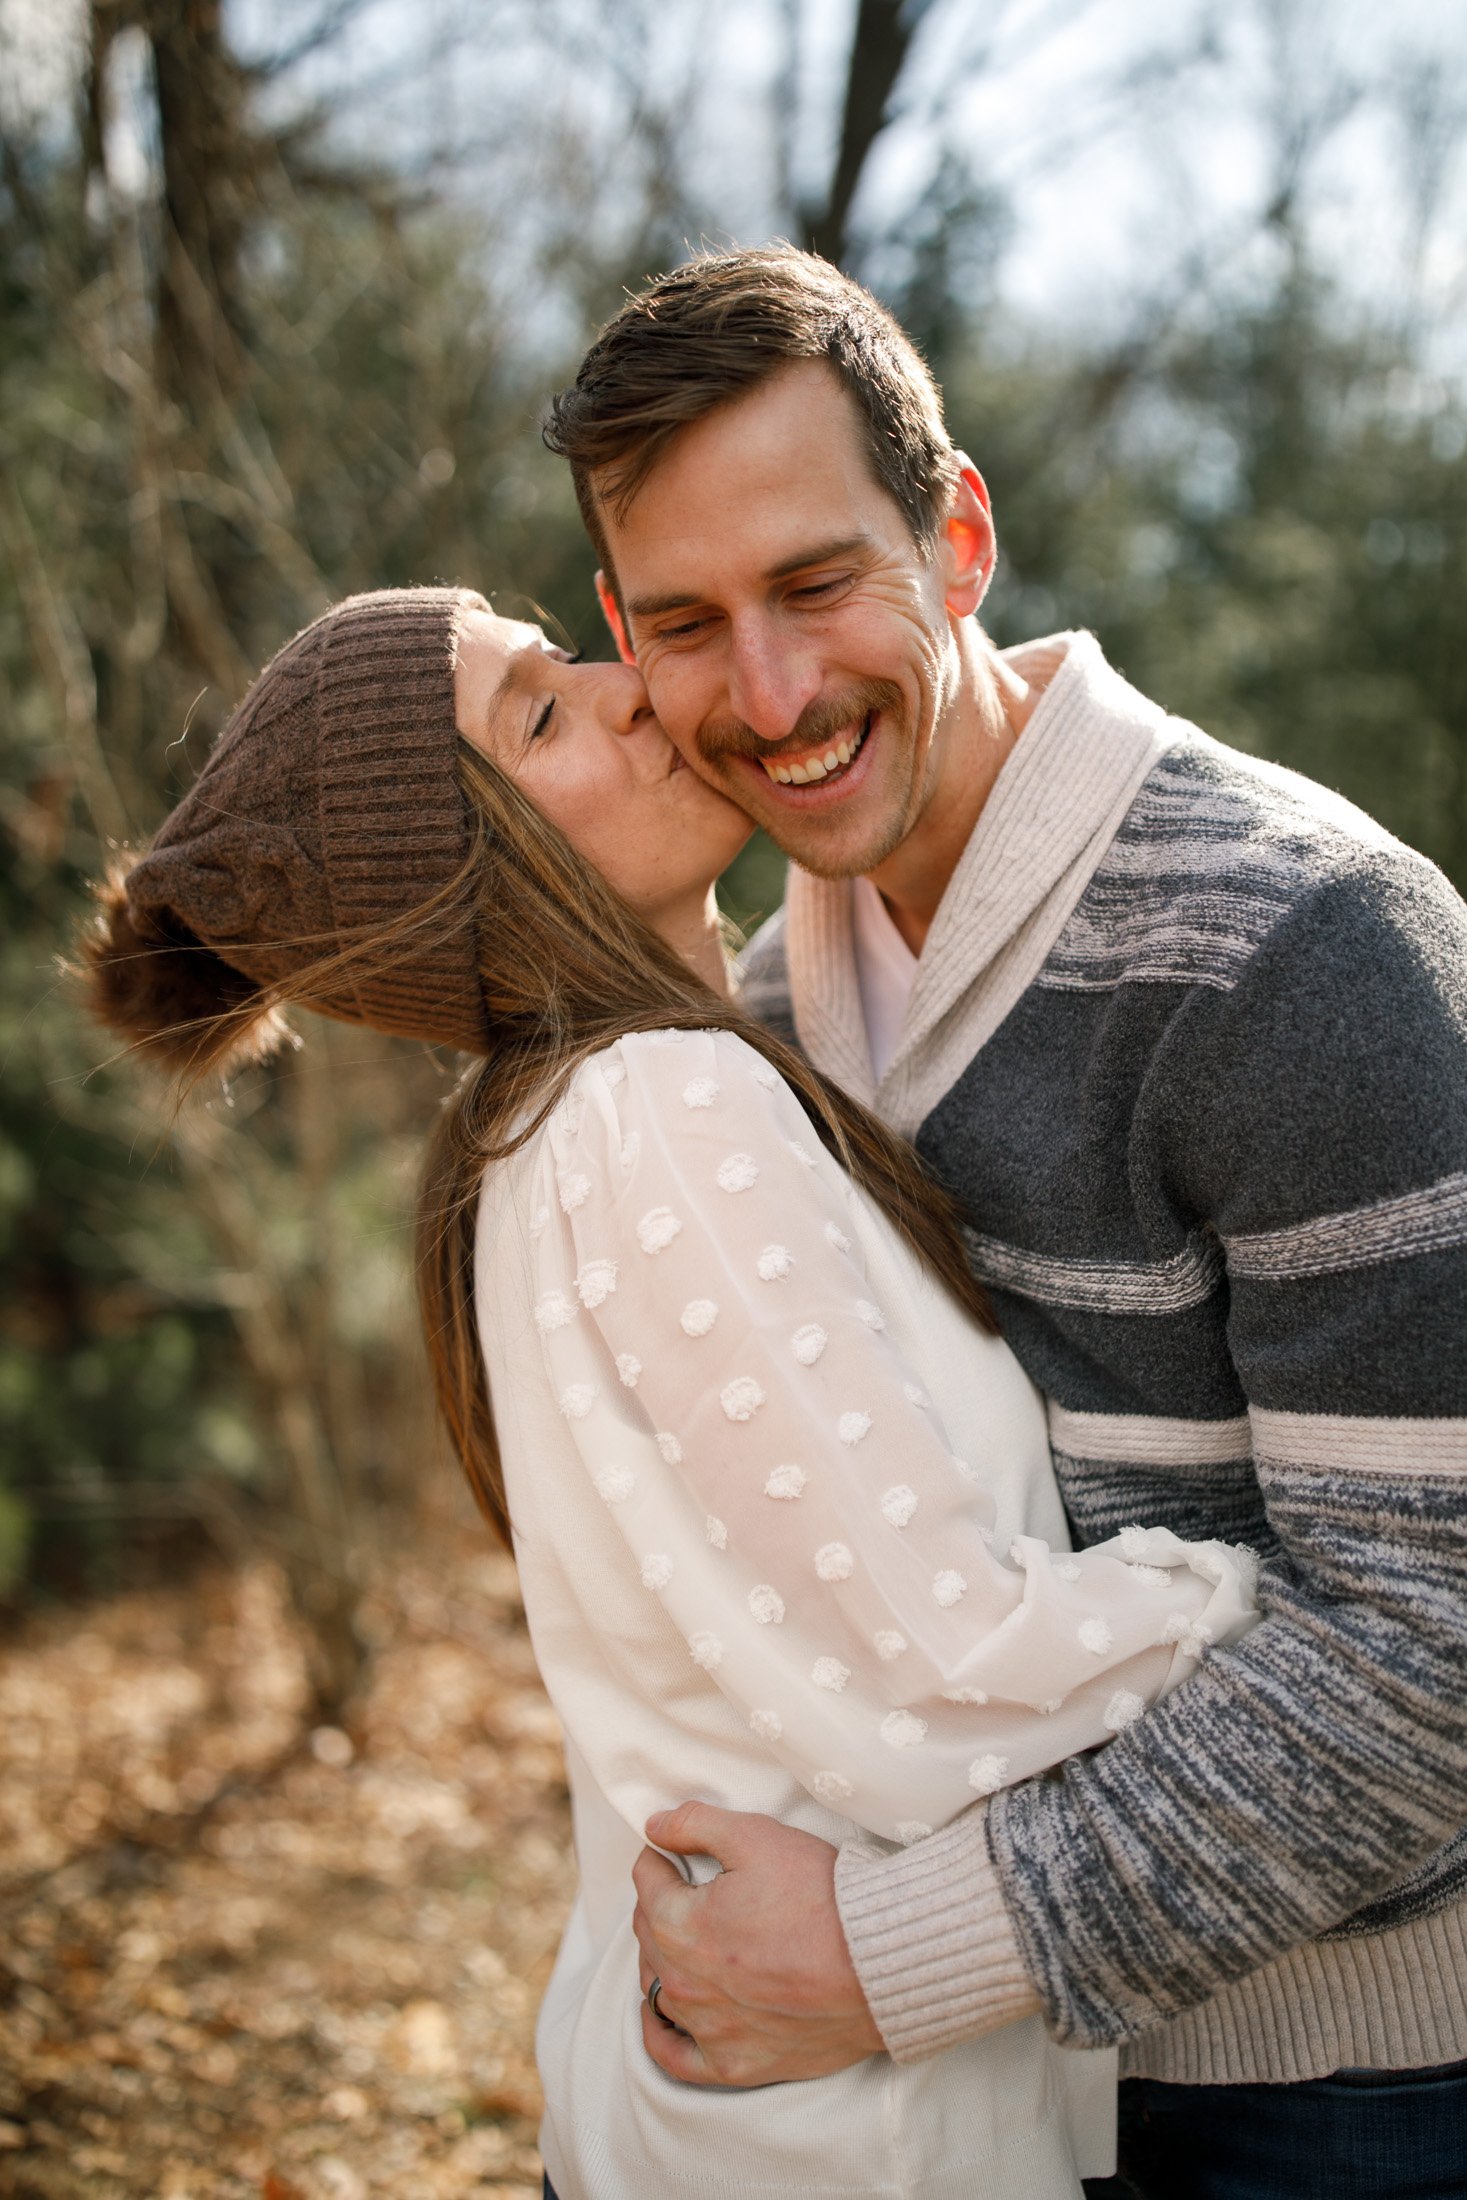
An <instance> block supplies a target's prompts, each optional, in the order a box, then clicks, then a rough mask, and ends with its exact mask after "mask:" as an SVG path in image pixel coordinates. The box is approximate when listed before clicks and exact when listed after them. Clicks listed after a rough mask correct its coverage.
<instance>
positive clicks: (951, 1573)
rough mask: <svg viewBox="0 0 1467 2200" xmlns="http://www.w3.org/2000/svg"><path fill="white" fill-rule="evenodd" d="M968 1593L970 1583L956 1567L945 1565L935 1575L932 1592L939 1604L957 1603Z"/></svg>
mask: <svg viewBox="0 0 1467 2200" xmlns="http://www.w3.org/2000/svg"><path fill="white" fill-rule="evenodd" d="M967 1593H968V1584H967V1582H966V1581H965V1580H964V1579H963V1577H962V1575H961V1574H960V1573H959V1572H958V1571H957V1569H956V1567H953V1566H944V1567H943V1569H942V1572H941V1573H940V1574H936V1575H934V1576H933V1581H932V1594H933V1596H934V1597H935V1598H936V1599H937V1602H938V1603H939V1604H942V1605H949V1604H956V1603H957V1602H958V1600H959V1598H961V1597H964V1596H966V1595H967Z"/></svg>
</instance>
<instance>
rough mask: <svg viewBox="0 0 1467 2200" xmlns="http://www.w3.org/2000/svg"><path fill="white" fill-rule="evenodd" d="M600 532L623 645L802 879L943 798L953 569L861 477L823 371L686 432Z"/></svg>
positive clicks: (847, 869) (870, 847)
mask: <svg viewBox="0 0 1467 2200" xmlns="http://www.w3.org/2000/svg"><path fill="white" fill-rule="evenodd" d="M974 478H976V477H974ZM980 517H982V518H983V519H984V520H985V521H986V513H982V512H981V507H980ZM606 531H607V537H608V548H609V550H610V554H611V559H612V563H613V565H614V567H615V571H616V578H617V582H618V584H619V588H620V593H621V600H622V603H623V604H624V606H625V609H626V629H627V631H626V641H627V642H628V643H629V645H630V648H631V649H632V650H633V651H634V652H635V655H636V659H637V663H638V665H639V666H640V668H641V670H642V674H643V677H644V678H645V680H646V682H647V688H648V692H649V695H650V698H651V702H652V707H653V709H654V710H655V711H656V713H657V716H658V718H659V719H660V720H661V722H662V725H663V727H664V728H665V730H666V732H667V733H668V734H669V735H670V737H671V738H672V740H673V741H675V742H676V743H677V745H678V747H679V748H680V749H681V750H682V753H683V755H684V756H685V757H686V758H687V760H688V762H689V763H690V764H691V765H693V766H694V768H695V769H696V770H697V771H699V772H700V773H701V774H702V775H703V777H704V778H705V779H707V780H708V781H710V782H711V783H712V784H713V785H714V786H715V787H717V788H719V789H720V790H721V791H723V792H725V793H727V794H729V795H731V796H732V797H733V799H734V800H735V801H736V802H737V803H738V804H739V805H740V807H741V808H743V809H744V810H746V811H747V812H748V814H749V815H750V816H751V817H752V818H754V819H755V821H756V822H757V823H758V824H760V825H762V826H763V827H764V828H765V830H766V831H767V832H768V833H769V834H770V835H771V836H772V838H773V839H774V840H776V841H777V842H778V843H779V845H780V847H782V848H783V849H785V850H786V852H787V853H788V854H789V855H791V856H793V857H794V858H795V860H796V861H797V862H798V863H800V864H802V865H803V866H804V867H805V868H806V869H807V870H810V871H814V872H817V873H819V874H821V875H823V876H825V877H851V876H854V875H856V874H858V873H861V872H866V871H871V870H874V869H875V868H876V867H877V866H878V865H879V864H881V863H882V862H883V861H884V860H885V859H886V857H887V856H888V855H890V854H891V852H892V850H893V849H894V848H895V847H897V845H898V844H899V843H900V842H901V841H902V840H904V839H905V838H906V836H907V834H908V833H910V832H911V830H912V828H913V826H914V825H915V824H916V823H917V821H918V819H919V818H920V817H921V816H922V815H923V813H924V811H925V810H926V809H927V807H928V806H929V805H930V804H931V803H933V802H934V801H936V800H937V799H939V796H940V790H941V783H942V778H943V765H944V760H945V747H946V746H947V744H946V743H945V738H944V736H945V733H946V732H947V731H948V730H949V729H948V728H947V727H946V726H945V720H946V719H947V718H948V717H949V716H950V715H951V711H950V706H951V703H952V700H953V696H954V694H955V692H956V689H957V684H958V681H959V677H960V658H959V652H958V649H957V644H956V637H955V629H954V625H953V611H952V608H951V602H952V590H951V585H950V584H951V579H952V565H953V559H952V553H951V547H950V544H949V542H948V540H947V538H946V537H944V539H943V541H942V542H940V544H939V546H938V549H937V551H936V553H935V554H933V555H929V554H928V553H926V552H925V551H924V550H923V549H922V548H921V547H920V546H919V545H918V544H917V543H916V542H915V541H914V540H913V537H912V534H911V531H910V529H909V527H908V525H907V522H906V519H905V517H904V516H903V513H902V511H901V508H900V507H899V506H898V505H897V504H896V503H895V501H894V500H893V499H892V497H891V496H890V495H888V493H887V492H886V491H885V490H884V489H883V488H881V487H880V485H879V484H878V483H877V482H876V480H875V479H874V478H873V475H872V472H871V466H870V462H869V460H868V458H867V456H866V453H865V449H864V447H863V443H862V432H861V421H860V415H859V414H858V412H857V409H856V407H855V404H854V402H853V401H852V399H851V398H850V397H849V396H848V395H847V393H846V392H845V390H844V389H843V388H842V387H841V384H840V382H839V380H838V379H837V377H836V375H835V374H834V372H833V371H832V370H831V369H830V368H829V367H828V366H826V365H825V364H824V363H823V362H822V361H810V362H808V363H806V362H803V361H802V362H799V363H797V364H794V365H791V366H788V367H784V368H781V369H780V370H779V372H778V373H776V374H775V375H773V376H771V378H770V379H769V381H767V382H766V383H764V384H762V385H761V386H760V387H759V388H758V389H756V390H755V391H753V392H752V393H751V394H750V395H749V396H748V397H744V398H739V399H737V400H735V401H734V402H733V403H731V404H728V405H725V406H723V407H721V408H720V409H719V410H718V411H716V412H714V413H712V414H710V415H709V416H708V418H707V419H705V420H701V421H698V422H696V423H694V425H693V426H691V427H689V428H685V429H684V430H682V431H681V433H680V434H679V435H678V436H677V437H676V438H675V440H674V441H673V443H672V445H671V447H670V448H669V450H668V451H667V453H666V454H665V456H664V457H662V458H661V459H660V460H659V462H658V464H657V465H656V467H655V468H654V469H653V472H652V473H651V475H650V476H649V478H648V480H647V482H646V483H645V484H644V486H643V487H642V488H641V489H640V490H639V491H638V492H637V495H636V497H635V498H634V500H633V502H632V505H631V508H630V510H629V511H628V512H627V514H626V516H625V518H624V519H623V520H621V521H620V522H618V521H617V520H616V519H615V518H614V517H613V516H612V515H611V514H610V513H607V514H606ZM974 600H976V598H975V599H974ZM962 608H964V609H971V608H972V602H965V603H964V604H963V605H962Z"/></svg>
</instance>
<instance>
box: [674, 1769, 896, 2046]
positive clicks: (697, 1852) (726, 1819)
mask: <svg viewBox="0 0 1467 2200" xmlns="http://www.w3.org/2000/svg"><path fill="white" fill-rule="evenodd" d="M647 1837H648V1839H649V1840H651V1841H655V1842H656V1843H657V1844H658V1847H659V1848H662V1849H670V1850H672V1851H673V1852H674V1854H676V1855H678V1856H711V1857H713V1858H715V1859H716V1861H717V1862H718V1863H719V1864H721V1865H722V1866H723V1869H722V1871H721V1872H720V1874H719V1876H718V1878H716V1879H714V1880H711V1881H710V1882H709V1884H708V1885H707V1886H704V1887H690V1886H689V1885H688V1884H687V1882H686V1881H685V1880H684V1879H683V1878H682V1877H681V1876H680V1874H679V1873H678V1872H677V1870H676V1869H675V1867H674V1866H673V1865H671V1864H669V1862H668V1861H667V1858H666V1857H665V1856H659V1855H658V1853H657V1850H656V1849H651V1848H648V1849H644V1850H643V1851H642V1854H641V1855H640V1857H639V1858H638V1859H637V1864H636V1869H635V1870H634V1872H633V1874H632V1877H633V1880H634V1881H635V1883H636V1889H637V1907H636V1912H635V1915H634V1918H633V1924H634V1927H635V1930H636V1935H637V1944H638V1946H639V1948H640V1949H641V1970H640V1976H641V1986H642V1997H643V1999H642V2038H643V2040H644V2041H645V2043H646V2048H647V2052H648V2054H649V2055H650V2056H651V2057H652V2060H653V2061H654V2062H655V2063H656V2064H657V2066H658V2068H659V2069H660V2070H665V2071H666V2072H667V2074H668V2076H669V2077H671V2078H682V2079H685V2080H687V2081H688V2082H689V2083H691V2084H693V2085H727V2086H756V2085H774V2084H779V2083H784V2082H787V2081H789V2080H791V2079H797V2078H823V2077H825V2076H827V2075H828V2074H829V2073H830V2072H831V2071H833V2070H844V2069H846V2068H847V2067H848V2065H850V2064H851V2063H856V2062H860V2061H862V2060H863V2058H864V2057H865V2056H867V2055H879V2054H881V2053H882V2052H883V2049H882V2042H881V2035H880V2033H879V2032H878V2031H877V2029H876V2024H875V2020H874V2019H873V2017H872V2015H871V2012H870V2010H869V2009H868V2008H867V2006H866V1997H865V1995H864V1994H863V1993H862V1991H861V1986H860V1982H859V1980H858V1979H857V1977H856V1973H855V1968H854V1966H853V1965H852V1962H851V1958H850V1954H849V1952H848V1950H847V1948H846V1942H845V1935H844V1933H843V1932H842V1930H841V1923H840V1914H839V1912H838V1910H837V1908H836V1901H835V1859H836V1851H835V1850H834V1849H833V1848H832V1847H831V1846H830V1843H829V1842H828V1841H820V1840H817V1839H816V1837H815V1836H814V1834H810V1833H801V1832H800V1831H799V1830H798V1829H797V1828H795V1827H793V1826H784V1825H781V1824H779V1822H778V1821H777V1820H776V1819H773V1818H763V1817H757V1816H754V1815H752V1814H750V1813H746V1812H742V1811H730V1810H716V1809H714V1807H713V1806H712V1805H711V1804H708V1803H683V1804H681V1805H680V1806H679V1807H678V1808H677V1809H676V1810H668V1811H659V1812H657V1813H655V1814H654V1816H652V1817H651V1818H649V1819H648V1821H647ZM654 1978H659V1979H660V1980H661V1981H662V1985H661V1991H660V1992H659V1994H658V1997H657V1999H658V2006H659V2008H660V2010H661V2011H662V2015H663V2017H664V2018H666V2019H669V2020H670V2021H669V2022H662V2021H660V2020H659V2018H658V2017H656V2016H654V2015H653V2013H652V2011H651V2009H650V2008H649V2007H648V2005H647V2000H646V1995H647V1989H648V1987H649V1986H650V1985H651V1984H652V1981H653V1979H654Z"/></svg>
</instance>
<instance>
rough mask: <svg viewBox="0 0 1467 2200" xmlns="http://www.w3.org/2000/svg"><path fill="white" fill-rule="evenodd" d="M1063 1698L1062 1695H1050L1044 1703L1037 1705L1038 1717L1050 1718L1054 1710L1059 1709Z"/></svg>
mask: <svg viewBox="0 0 1467 2200" xmlns="http://www.w3.org/2000/svg"><path fill="white" fill-rule="evenodd" d="M1064 1700H1065V1699H1064V1697H1063V1696H1050V1697H1049V1698H1048V1699H1047V1700H1046V1701H1045V1702H1044V1703H1042V1704H1041V1705H1040V1706H1039V1715H1040V1717H1041V1718H1044V1719H1052V1718H1053V1717H1054V1715H1055V1713H1056V1711H1058V1710H1059V1708H1060V1706H1061V1704H1063V1702H1064Z"/></svg>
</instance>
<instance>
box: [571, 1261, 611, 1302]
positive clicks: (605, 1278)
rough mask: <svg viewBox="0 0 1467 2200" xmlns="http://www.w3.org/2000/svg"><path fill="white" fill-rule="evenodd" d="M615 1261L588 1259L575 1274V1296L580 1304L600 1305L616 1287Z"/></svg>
mask: <svg viewBox="0 0 1467 2200" xmlns="http://www.w3.org/2000/svg"><path fill="white" fill-rule="evenodd" d="M616 1272H617V1271H616V1262H615V1261H614V1260H588V1261H586V1262H585V1264H584V1265H583V1266H582V1267H581V1268H580V1270H579V1271H578V1273H577V1275H576V1296H577V1297H578V1298H579V1300H580V1302H581V1304H582V1306H602V1305H604V1304H605V1302H606V1300H607V1299H609V1298H610V1297H611V1294H612V1292H613V1291H614V1290H615V1289H616Z"/></svg>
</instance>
